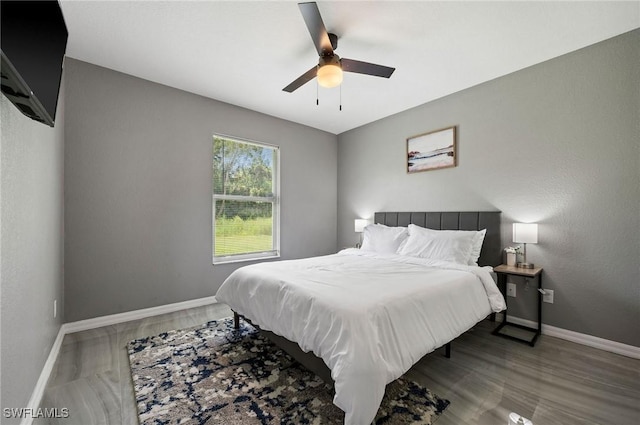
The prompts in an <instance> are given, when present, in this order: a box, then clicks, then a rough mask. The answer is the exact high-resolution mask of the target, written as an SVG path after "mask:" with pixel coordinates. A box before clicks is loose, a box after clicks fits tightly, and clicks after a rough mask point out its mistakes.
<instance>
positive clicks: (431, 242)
mask: <svg viewBox="0 0 640 425" xmlns="http://www.w3.org/2000/svg"><path fill="white" fill-rule="evenodd" d="M408 230H409V238H408V239H407V241H406V242H405V243H404V245H403V246H402V247H400V249H399V250H398V254H400V255H408V256H411V257H420V258H429V259H432V260H442V261H449V262H452V263H458V264H464V265H468V264H469V260H470V257H471V253H472V250H473V248H474V241H475V238H476V232H468V231H462V232H461V231H457V230H432V229H425V228H424V227H420V226H416V225H415V224H410V225H409V229H408ZM481 246H482V245H481Z"/></svg>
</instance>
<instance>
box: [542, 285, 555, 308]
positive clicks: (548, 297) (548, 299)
mask: <svg viewBox="0 0 640 425" xmlns="http://www.w3.org/2000/svg"><path fill="white" fill-rule="evenodd" d="M544 292H545V293H544V294H543V295H542V301H544V302H545V303H549V304H553V289H545V290H544Z"/></svg>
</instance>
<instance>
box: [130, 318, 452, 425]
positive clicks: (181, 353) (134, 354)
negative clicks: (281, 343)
mask: <svg viewBox="0 0 640 425" xmlns="http://www.w3.org/2000/svg"><path fill="white" fill-rule="evenodd" d="M128 350H129V361H130V363H131V376H132V378H133V383H134V388H135V393H136V402H137V406H138V415H139V419H140V424H141V425H151V424H154V425H156V424H188V425H205V424H206V425H214V424H224V425H227V424H238V425H245V424H269V425H271V424H342V422H343V418H344V414H343V412H342V411H341V410H340V409H339V408H337V407H336V406H334V405H333V402H332V400H333V392H332V388H331V387H330V386H329V385H326V384H325V383H324V381H322V379H320V378H319V377H318V376H316V375H315V374H314V373H313V372H310V371H308V370H307V369H306V368H304V367H303V366H302V365H300V364H299V363H298V362H296V361H295V360H293V358H291V357H290V356H289V355H288V354H286V353H285V352H284V351H282V350H281V349H279V348H278V347H276V346H275V345H274V344H273V343H271V342H270V341H269V340H267V339H265V338H263V337H261V336H260V335H259V334H258V332H257V331H256V330H255V329H254V328H253V327H251V326H250V325H248V324H246V323H242V324H241V328H240V329H239V330H234V329H233V319H231V318H229V319H223V320H218V321H212V322H209V323H207V324H205V325H203V326H200V327H196V328H191V329H186V330H179V331H171V332H166V333H163V334H160V335H158V336H154V337H148V338H142V339H138V340H135V341H132V342H130V343H129V344H128ZM448 405H449V401H447V400H444V399H441V398H439V397H438V396H436V395H435V394H433V393H431V392H430V391H429V390H428V389H426V388H423V387H421V386H420V385H418V384H416V383H415V382H412V381H407V380H404V379H402V378H401V379H398V380H396V381H394V382H392V383H391V384H389V385H388V386H387V389H386V393H385V396H384V399H383V401H382V405H381V407H380V409H379V410H378V415H377V416H376V419H375V423H376V424H424V425H429V424H432V423H433V422H434V421H435V420H436V419H437V418H438V416H439V415H440V414H442V412H443V411H444V410H445V409H446V408H447V406H448Z"/></svg>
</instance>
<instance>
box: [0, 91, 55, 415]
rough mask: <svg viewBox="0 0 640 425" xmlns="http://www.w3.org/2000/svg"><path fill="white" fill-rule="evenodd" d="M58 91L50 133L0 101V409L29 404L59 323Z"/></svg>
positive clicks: (3, 100) (6, 103)
mask: <svg viewBox="0 0 640 425" xmlns="http://www.w3.org/2000/svg"><path fill="white" fill-rule="evenodd" d="M62 93H64V89H61V95H60V100H59V104H58V111H57V117H56V126H55V128H50V127H47V126H46V125H44V124H40V123H38V122H36V121H33V120H31V119H29V118H27V117H25V116H24V115H22V114H21V113H20V112H19V111H18V109H17V108H16V107H15V106H14V105H13V104H12V103H11V102H9V101H8V100H7V98H5V97H4V96H0V110H1V120H0V122H1V123H2V124H1V134H0V152H1V153H2V155H1V156H2V160H1V162H0V177H1V179H0V181H1V182H2V183H1V185H0V206H1V210H0V221H1V225H0V232H1V233H0V239H1V244H0V280H1V284H0V287H1V290H0V298H1V299H0V308H1V313H0V321H1V338H2V339H1V344H0V345H1V351H0V357H1V359H2V365H1V368H0V370H1V375H2V392H1V399H2V408H4V407H15V408H19V407H25V406H26V405H27V403H28V401H29V398H30V397H31V393H32V392H33V389H34V387H35V385H36V382H37V381H38V377H39V376H40V371H41V370H42V367H43V366H44V363H45V361H46V359H47V357H48V355H49V352H50V351H51V346H52V345H53V342H54V340H55V338H56V335H57V334H58V331H59V329H60V326H61V323H62V319H63V317H62V314H61V312H62V311H63V308H64V306H63V295H64V294H63V252H64V251H63V235H64V232H63V228H62V226H63V159H64V99H63V97H64V96H63V95H62ZM56 299H57V300H58V317H57V318H56V319H54V318H53V301H54V300H56ZM1 422H2V423H3V424H4V423H8V424H9V423H18V422H19V421H18V420H16V419H5V418H4V417H3V418H2V420H1Z"/></svg>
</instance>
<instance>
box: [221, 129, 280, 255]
mask: <svg viewBox="0 0 640 425" xmlns="http://www.w3.org/2000/svg"><path fill="white" fill-rule="evenodd" d="M215 138H219V139H226V140H229V141H232V142H237V143H244V144H247V145H253V146H258V147H261V148H268V149H273V151H274V153H275V155H274V158H273V172H272V183H271V185H272V193H271V196H266V197H265V196H250V195H217V194H216V193H215V187H214V180H213V175H212V178H211V184H212V187H211V223H212V229H211V230H212V231H211V249H212V252H211V259H212V264H213V265H216V264H229V263H239V262H244V261H253V260H264V259H269V258H280V146H278V145H274V144H271V143H265V142H258V141H255V140H250V139H244V138H241V137H236V136H229V135H226V134H221V133H214V134H213V136H212V139H211V149H212V152H211V157H212V165H211V172H212V173H213V154H214V151H213V149H214V143H215ZM221 199H224V200H230V201H241V202H270V203H271V204H272V209H271V211H272V214H271V220H272V222H271V237H272V249H271V250H268V251H259V252H251V253H244V254H231V255H222V256H216V200H221Z"/></svg>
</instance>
